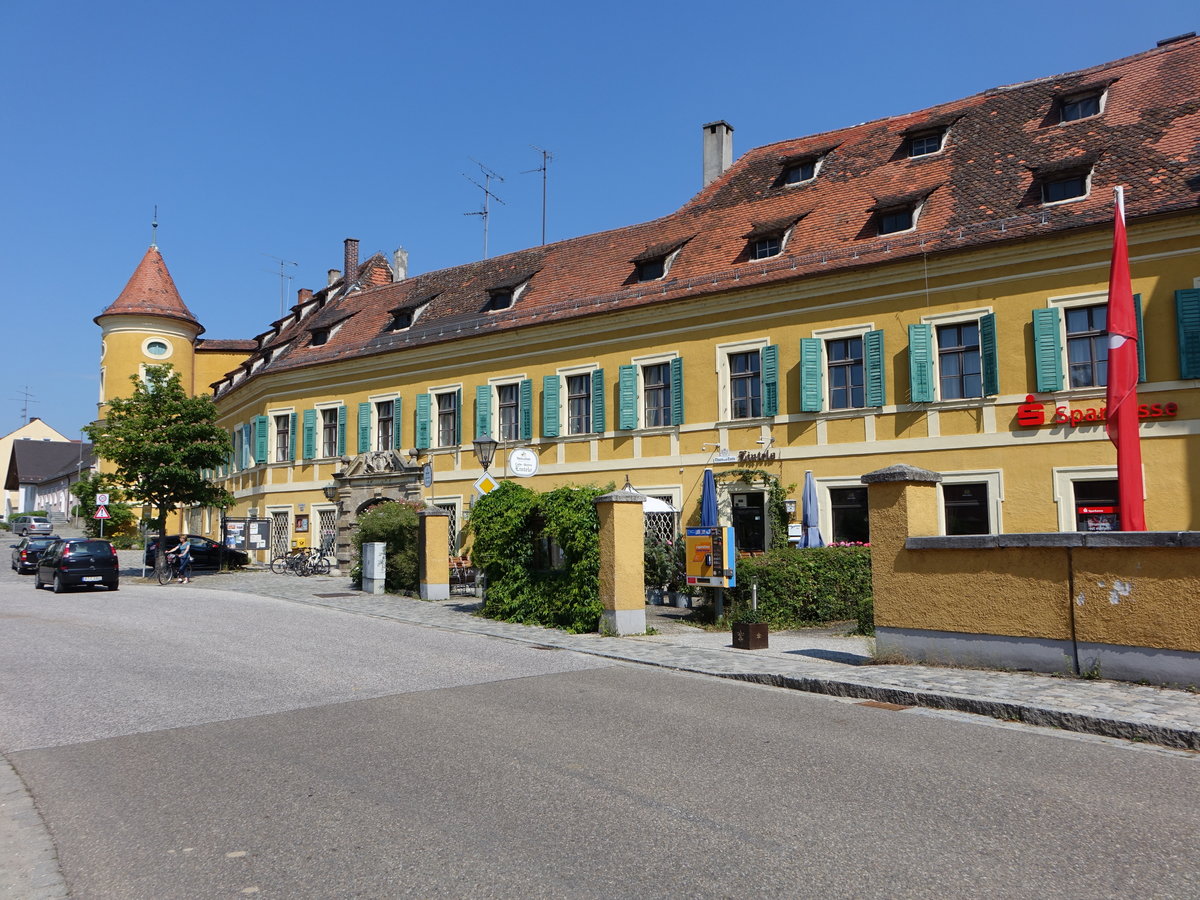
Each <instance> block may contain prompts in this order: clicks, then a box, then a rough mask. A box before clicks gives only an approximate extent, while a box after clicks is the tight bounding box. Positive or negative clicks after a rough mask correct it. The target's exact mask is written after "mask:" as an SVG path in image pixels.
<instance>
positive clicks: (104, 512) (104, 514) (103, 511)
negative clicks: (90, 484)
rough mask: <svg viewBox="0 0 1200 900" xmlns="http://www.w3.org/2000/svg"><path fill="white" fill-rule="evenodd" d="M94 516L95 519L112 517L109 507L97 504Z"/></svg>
mask: <svg viewBox="0 0 1200 900" xmlns="http://www.w3.org/2000/svg"><path fill="white" fill-rule="evenodd" d="M92 518H93V519H111V518H112V516H110V515H109V514H108V507H106V506H97V507H96V512H95V514H94V515H93V516H92Z"/></svg>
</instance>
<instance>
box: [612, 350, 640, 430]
mask: <svg viewBox="0 0 1200 900" xmlns="http://www.w3.org/2000/svg"><path fill="white" fill-rule="evenodd" d="M637 376H638V367H637V366H621V367H620V368H619V369H618V370H617V403H618V405H619V407H620V409H619V411H618V414H617V427H618V428H620V429H621V430H622V431H632V430H633V429H634V428H637V427H638V402H637V399H638V397H637Z"/></svg>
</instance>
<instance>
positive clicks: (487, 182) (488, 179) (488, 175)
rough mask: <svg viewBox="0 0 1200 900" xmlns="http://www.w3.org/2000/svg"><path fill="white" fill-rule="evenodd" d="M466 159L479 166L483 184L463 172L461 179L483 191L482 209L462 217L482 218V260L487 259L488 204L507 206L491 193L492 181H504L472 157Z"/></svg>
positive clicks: (489, 211)
mask: <svg viewBox="0 0 1200 900" xmlns="http://www.w3.org/2000/svg"><path fill="white" fill-rule="evenodd" d="M467 159H469V160H471V162H473V163H475V165H477V166H479V169H480V171H482V172H483V180H484V183H483V184H480V183H479V182H478V181H476V180H475V179H474V178H472V177H471V176H470V175H468V174H466V173H465V172H463V173H461V174H462V177H463V178H465V179H467V181H469V182H471V184H473V185H475V187H477V188H479V189H480V190H481V191H483V209H481V210H479V211H478V212H468V213H463V215H464V216H481V217H482V218H483V258H484V259H487V258H488V217H489V216H490V215H491V209H490V207H489V206H488V203H489V201H491V200H495V201H496V202H497V203H499V204H500V205H501V206H507V204H506V203H505V202H504V201H503V200H501V199H500V198H499V197H497V196H496V195H495V194H493V193H492V179H493V178H495V179H496V180H497V181H503V180H504V179H503V178H502V177H500V176H499V175H497V174H496V173H495V172H493V171H492V170H491V169H489V168H488V167H487V166H485V165H484V164H483V163H481V162H480V161H479V160H477V159H475V158H473V157H470V156H468V157H467Z"/></svg>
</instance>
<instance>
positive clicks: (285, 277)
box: [263, 253, 300, 319]
mask: <svg viewBox="0 0 1200 900" xmlns="http://www.w3.org/2000/svg"><path fill="white" fill-rule="evenodd" d="M263 256H265V257H266V258H267V259H273V260H275V262H277V263H279V318H281V319H282V318H283V314H284V313H286V312H287V294H288V284H289V283H290V282H291V280H292V276H291V275H289V274H288V273H287V272H285V271H284V269H283V267H284V266H298V265H300V263H297V262H292V261H291V260H290V259H280V258H279V257H278V256H272V255H271V254H270V253H264V254H263Z"/></svg>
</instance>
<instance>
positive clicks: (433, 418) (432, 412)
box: [372, 299, 516, 450]
mask: <svg viewBox="0 0 1200 900" xmlns="http://www.w3.org/2000/svg"><path fill="white" fill-rule="evenodd" d="M513 302H514V303H515V302H516V300H515V299H514V300H513ZM425 392H426V393H427V394H429V443H430V448H429V449H430V450H457V449H458V448H459V446H460V445H459V444H443V443H442V442H441V437H442V434H441V421H440V416H439V410H438V397H440V396H442V395H443V394H455V393H456V392H457V396H459V397H462V398H463V400H465V399H466V398H465V397H464V396H463V394H462V393H461V392H462V382H461V381H460V382H458V383H456V384H440V385H438V386H436V387H431V388H427V389H426V391H425ZM381 399H383V398H381ZM463 406H464V403H463V402H459V404H458V413H457V414H458V429H457V431H458V432H459V434H465V432H464V431H463V426H464V425H465V424H466V422H464V421H463ZM372 408H373V407H372Z"/></svg>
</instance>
